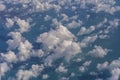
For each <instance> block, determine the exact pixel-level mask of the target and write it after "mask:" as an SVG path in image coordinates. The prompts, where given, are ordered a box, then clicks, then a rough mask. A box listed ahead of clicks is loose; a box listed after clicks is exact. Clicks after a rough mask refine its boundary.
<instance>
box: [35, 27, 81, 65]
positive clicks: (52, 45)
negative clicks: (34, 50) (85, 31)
mask: <svg viewBox="0 0 120 80" xmlns="http://www.w3.org/2000/svg"><path fill="white" fill-rule="evenodd" d="M74 38H75V37H74V35H73V34H72V33H71V32H69V30H68V29H67V28H66V27H64V26H62V25H60V26H58V27H57V28H56V29H55V30H51V31H49V32H45V33H42V34H40V36H39V37H38V38H37V42H40V43H42V44H43V45H44V48H45V50H47V51H49V52H50V51H53V54H51V55H49V56H48V57H47V58H46V62H47V64H50V63H51V62H52V61H54V60H56V59H59V58H61V57H65V59H66V60H67V61H69V60H70V58H71V57H72V56H74V55H76V54H77V53H80V52H81V50H80V46H79V44H78V43H77V42H75V41H74Z"/></svg>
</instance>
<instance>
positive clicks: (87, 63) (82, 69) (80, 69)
mask: <svg viewBox="0 0 120 80" xmlns="http://www.w3.org/2000/svg"><path fill="white" fill-rule="evenodd" d="M91 63H92V61H86V62H84V63H83V64H82V66H80V67H79V71H80V72H85V71H86V70H87V67H89V66H90V64H91Z"/></svg>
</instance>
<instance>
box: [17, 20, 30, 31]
mask: <svg viewBox="0 0 120 80" xmlns="http://www.w3.org/2000/svg"><path fill="white" fill-rule="evenodd" d="M16 22H17V25H18V26H19V31H20V32H21V33H23V32H27V31H28V30H29V28H30V24H29V22H27V21H25V20H22V19H19V18H18V19H17V21H16Z"/></svg>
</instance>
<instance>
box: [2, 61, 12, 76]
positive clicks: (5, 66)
mask: <svg viewBox="0 0 120 80" xmlns="http://www.w3.org/2000/svg"><path fill="white" fill-rule="evenodd" d="M9 70H10V67H9V66H8V64H7V63H6V62H4V63H0V78H1V77H2V76H4V75H5V73H6V72H7V71H9Z"/></svg>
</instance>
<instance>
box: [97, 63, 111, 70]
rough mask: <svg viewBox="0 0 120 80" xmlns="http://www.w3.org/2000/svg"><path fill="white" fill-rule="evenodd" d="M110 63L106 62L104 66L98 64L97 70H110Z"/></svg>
mask: <svg viewBox="0 0 120 80" xmlns="http://www.w3.org/2000/svg"><path fill="white" fill-rule="evenodd" d="M108 65H109V63H108V62H104V63H102V64H97V69H98V70H104V69H107V68H108Z"/></svg>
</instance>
